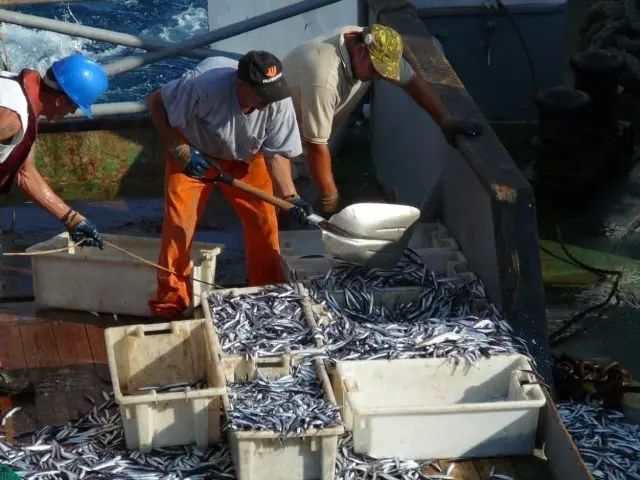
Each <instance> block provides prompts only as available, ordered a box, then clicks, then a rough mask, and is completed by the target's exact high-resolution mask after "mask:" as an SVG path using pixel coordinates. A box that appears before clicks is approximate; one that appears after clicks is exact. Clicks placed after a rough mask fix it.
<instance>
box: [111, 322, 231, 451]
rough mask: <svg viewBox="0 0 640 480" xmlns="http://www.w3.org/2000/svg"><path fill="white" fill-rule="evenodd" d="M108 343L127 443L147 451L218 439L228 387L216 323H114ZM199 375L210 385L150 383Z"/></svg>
mask: <svg viewBox="0 0 640 480" xmlns="http://www.w3.org/2000/svg"><path fill="white" fill-rule="evenodd" d="M105 342H106V345H107V355H108V359H109V370H110V372H111V381H112V383H113V392H114V396H115V401H116V403H117V404H118V405H119V406H120V413H121V415H122V425H123V428H124V435H125V440H126V444H127V448H129V449H135V450H141V451H143V452H146V451H150V450H151V449H152V448H159V447H165V446H171V445H187V444H193V443H195V444H196V445H197V446H198V447H202V448H204V447H206V446H207V445H209V444H211V443H215V442H217V441H219V439H220V416H221V413H222V399H223V395H224V393H225V388H226V387H225V382H224V374H223V373H222V367H221V366H220V364H219V362H218V356H217V355H215V354H214V348H213V346H214V345H215V344H216V336H215V332H214V330H213V327H212V325H211V322H209V321H208V320H204V319H200V320H184V321H176V322H171V323H161V324H155V325H131V326H126V327H112V328H107V329H106V330H105ZM199 380H204V382H205V387H206V388H202V389H195V388H194V389H191V388H186V389H182V390H181V391H175V392H165V393H157V392H156V391H155V390H148V389H147V388H145V387H153V386H155V387H162V386H166V385H171V384H176V383H180V382H189V383H193V382H196V381H199ZM140 388H144V389H143V390H140Z"/></svg>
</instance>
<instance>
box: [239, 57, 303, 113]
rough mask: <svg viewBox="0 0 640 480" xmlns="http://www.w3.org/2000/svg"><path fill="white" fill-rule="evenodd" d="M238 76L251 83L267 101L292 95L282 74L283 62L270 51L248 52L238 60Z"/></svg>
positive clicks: (275, 100)
mask: <svg viewBox="0 0 640 480" xmlns="http://www.w3.org/2000/svg"><path fill="white" fill-rule="evenodd" d="M238 78H240V79H241V80H244V81H245V82H247V83H248V84H249V85H251V87H252V88H253V90H254V91H255V92H256V93H257V94H258V96H259V97H260V98H261V99H262V100H264V101H265V102H269V103H271V102H277V101H278V100H282V99H285V98H287V97H290V96H291V92H290V91H289V85H287V82H286V81H285V79H284V76H283V75H282V62H281V61H280V60H278V57H276V56H275V55H273V54H271V53H269V52H265V51H262V50H251V51H250V52H247V53H246V54H245V55H244V56H243V57H242V58H241V59H240V61H239V62H238Z"/></svg>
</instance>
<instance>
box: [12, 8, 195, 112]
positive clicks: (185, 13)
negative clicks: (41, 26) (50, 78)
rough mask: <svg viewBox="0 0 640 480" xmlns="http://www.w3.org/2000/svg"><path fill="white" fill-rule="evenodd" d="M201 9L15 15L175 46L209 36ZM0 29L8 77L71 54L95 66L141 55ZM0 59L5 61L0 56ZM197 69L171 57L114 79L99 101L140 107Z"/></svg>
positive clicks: (72, 39) (129, 50) (124, 49)
mask: <svg viewBox="0 0 640 480" xmlns="http://www.w3.org/2000/svg"><path fill="white" fill-rule="evenodd" d="M205 6H206V1H205V0H198V1H194V2H177V1H173V2H167V1H163V0H115V1H110V2H100V1H99V0H97V1H95V2H87V3H86V4H84V3H78V4H73V5H69V4H67V5H64V6H59V5H57V6H51V5H47V6H42V5H40V6H30V7H25V8H21V9H16V10H18V11H21V12H24V13H28V14H30V15H37V16H42V17H46V18H54V19H56V20H64V21H69V22H74V23H78V24H82V25H87V26H91V27H97V28H104V29H109V30H113V31H116V32H122V33H129V34H133V35H140V36H141V37H144V38H149V39H161V40H165V41H171V42H179V41H181V40H185V39H187V38H189V37H191V36H193V35H198V34H201V33H204V32H206V31H207V30H208V18H207V10H206V8H205ZM2 29H3V30H2V32H3V34H4V50H5V51H6V56H7V58H8V60H9V67H10V69H11V70H12V71H19V70H21V69H23V68H33V69H37V70H38V71H40V72H41V73H44V72H45V71H46V69H47V68H48V67H49V66H50V65H51V63H52V62H53V61H55V60H56V59H58V58H61V57H64V56H67V55H70V54H73V53H82V54H84V55H87V56H89V57H90V58H92V59H94V60H96V61H98V62H100V63H109V62H112V61H115V60H118V59H120V58H124V57H126V56H129V55H140V54H142V53H144V51H143V50H139V49H134V48H129V47H124V46H121V45H114V44H109V43H104V42H95V41H92V40H88V39H84V38H79V37H71V36H69V35H63V34H59V33H53V32H48V31H44V30H37V29H31V28H25V27H21V26H18V25H12V24H3V25H2ZM2 48H3V45H2V44H1V43H0V49H2ZM0 54H2V55H3V56H4V52H3V51H2V50H0ZM196 63H197V60H194V61H192V60H187V59H184V58H175V57H173V58H168V59H166V60H163V61H160V62H156V63H153V64H150V65H147V66H144V67H141V68H137V69H135V70H133V71H130V72H125V73H122V74H119V75H116V76H115V77H113V78H111V79H110V86H109V90H108V91H107V92H106V93H105V95H103V97H101V99H100V101H101V102H113V101H141V100H143V99H144V97H145V96H146V95H148V94H149V93H150V92H151V91H153V90H154V89H155V88H157V87H159V86H161V85H162V84H164V83H166V82H168V81H170V80H172V79H174V78H177V77H178V76H180V75H181V74H182V73H183V72H184V71H185V70H186V69H188V68H191V67H192V66H194V65H195V64H196Z"/></svg>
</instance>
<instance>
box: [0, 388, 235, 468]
mask: <svg viewBox="0 0 640 480" xmlns="http://www.w3.org/2000/svg"><path fill="white" fill-rule="evenodd" d="M113 407H114V403H113V401H112V400H109V401H107V402H105V403H103V404H102V405H100V406H99V407H93V408H92V409H91V411H90V412H89V413H88V414H86V415H85V416H83V417H82V418H80V419H78V420H74V421H71V422H69V423H67V424H66V425H64V426H55V427H54V426H47V427H44V428H43V429H42V430H40V431H39V432H37V433H35V434H33V435H32V438H31V442H30V443H21V444H20V445H17V444H11V443H6V442H3V441H0V463H4V464H6V465H8V466H9V467H10V468H12V469H13V470H14V471H15V472H16V474H18V475H19V476H20V477H21V478H25V479H36V478H37V479H41V480H47V479H51V480H52V479H56V480H76V479H77V480H82V479H87V480H88V479H91V480H95V479H113V480H125V479H136V480H173V479H179V478H187V477H189V478H191V479H202V480H204V479H220V480H223V479H234V478H235V473H234V470H233V462H232V459H231V455H230V452H229V449H228V448H227V447H226V446H224V445H217V446H214V447H212V448H209V449H207V450H199V449H197V448H196V447H195V446H183V447H171V448H159V449H157V450H154V451H153V452H151V453H147V454H145V453H141V452H137V451H129V450H127V449H126V446H125V442H124V433H123V430H122V424H121V420H120V413H119V412H118V411H117V409H115V408H113Z"/></svg>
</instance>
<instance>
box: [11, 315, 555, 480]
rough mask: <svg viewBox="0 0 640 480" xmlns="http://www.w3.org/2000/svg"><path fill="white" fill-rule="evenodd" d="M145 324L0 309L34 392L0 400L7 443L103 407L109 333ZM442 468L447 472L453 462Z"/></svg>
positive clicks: (460, 471) (541, 471)
mask: <svg viewBox="0 0 640 480" xmlns="http://www.w3.org/2000/svg"><path fill="white" fill-rule="evenodd" d="M141 322H143V323H144V322H145V319H141V318H139V317H124V316H119V317H118V319H117V320H116V319H115V318H114V317H113V316H110V315H106V314H105V315H101V316H99V317H96V316H94V315H92V314H90V313H85V312H75V311H65V310H39V309H38V308H37V307H36V306H35V305H34V304H33V303H13V304H10V303H5V304H0V361H1V362H2V365H3V366H4V367H5V368H8V369H17V370H20V371H22V372H25V373H26V374H28V375H29V377H30V379H31V381H32V382H33V383H34V390H35V391H34V394H33V395H25V396H23V397H21V398H17V399H14V400H13V401H12V400H10V399H9V398H8V397H1V396H0V410H2V412H3V413H4V412H6V411H7V410H8V409H10V408H12V407H13V406H16V405H19V406H21V407H22V410H21V411H19V412H18V413H16V414H15V415H14V416H13V417H11V418H10V419H9V420H8V421H7V425H6V427H5V428H6V433H7V437H8V439H9V440H19V439H20V437H21V436H23V435H26V434H28V433H30V432H32V431H34V430H38V429H40V428H42V427H43V426H45V425H59V424H64V423H66V422H67V421H69V420H71V419H73V418H76V417H78V416H80V415H82V414H84V413H85V412H87V411H88V410H89V409H90V408H91V407H92V404H91V403H90V402H89V401H88V400H87V399H86V397H85V395H88V396H90V397H92V398H94V399H95V400H96V402H97V403H101V401H102V391H103V390H104V391H108V392H110V391H111V379H110V375H109V368H108V366H107V352H106V348H105V344H104V329H105V328H108V327H111V326H118V325H120V326H121V325H128V324H136V323H141ZM426 435H428V433H426ZM454 463H455V468H454V470H453V473H452V475H453V478H454V479H455V480H485V479H488V478H489V472H490V471H491V469H492V467H495V473H498V474H503V475H508V476H510V477H512V478H513V479H514V480H533V479H536V480H541V479H552V478H553V475H552V474H551V472H550V471H549V468H548V466H547V463H546V462H545V461H544V460H542V459H540V458H538V457H535V456H527V457H509V458H490V459H483V460H476V461H456V462H454ZM439 464H440V466H441V469H442V470H443V471H446V469H447V467H448V465H449V462H447V461H440V462H439ZM429 473H438V472H437V471H435V470H430V471H429Z"/></svg>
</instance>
